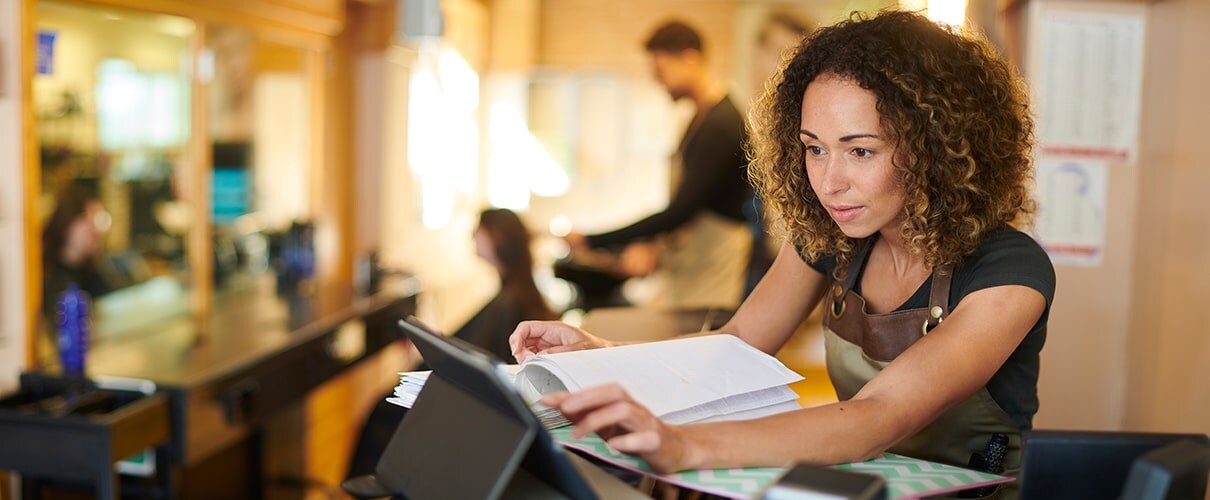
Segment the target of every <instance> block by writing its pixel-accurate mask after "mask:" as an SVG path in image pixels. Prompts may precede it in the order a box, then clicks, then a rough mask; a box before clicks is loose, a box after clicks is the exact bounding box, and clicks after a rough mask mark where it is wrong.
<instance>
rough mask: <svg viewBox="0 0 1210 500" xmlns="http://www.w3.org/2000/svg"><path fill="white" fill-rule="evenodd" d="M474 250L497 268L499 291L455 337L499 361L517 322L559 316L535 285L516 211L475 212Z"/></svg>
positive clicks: (505, 353) (526, 233)
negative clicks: (477, 347)
mask: <svg viewBox="0 0 1210 500" xmlns="http://www.w3.org/2000/svg"><path fill="white" fill-rule="evenodd" d="M475 253H476V254H477V255H478V256H479V258H481V259H483V260H485V261H487V262H488V263H489V264H491V265H492V266H493V267H495V268H496V273H497V274H498V275H499V276H500V291H499V293H497V294H496V296H495V298H493V299H492V300H491V302H488V303H487V305H485V306H483V309H480V310H479V312H478V313H476V314H475V315H474V316H473V317H472V318H471V319H470V320H469V321H467V322H466V324H464V325H462V328H459V329H458V331H457V332H455V333H454V336H455V337H458V338H460V339H462V340H465V341H467V342H470V343H471V344H474V345H476V346H479V347H482V348H484V349H486V350H488V351H490V352H491V353H493V354H495V355H496V356H497V357H499V358H500V359H505V360H507V359H512V357H513V355H512V349H511V348H509V345H508V336H509V335H510V334H512V333H513V330H514V329H515V328H516V327H517V325H518V324H519V323H521V321H523V320H531V319H535V320H543V319H544V320H553V319H558V318H559V315H558V314H556V313H555V312H554V311H553V310H551V309H550V306H548V305H547V304H546V299H544V298H543V297H542V293H541V292H539V291H538V285H537V284H536V283H534V257H533V253H532V251H531V250H530V234H529V230H528V229H526V227H525V224H524V223H523V222H521V218H520V217H518V216H517V214H516V213H514V212H512V211H510V210H507V209H503V208H493V209H489V210H484V211H483V212H482V213H480V214H479V227H477V228H476V229H475Z"/></svg>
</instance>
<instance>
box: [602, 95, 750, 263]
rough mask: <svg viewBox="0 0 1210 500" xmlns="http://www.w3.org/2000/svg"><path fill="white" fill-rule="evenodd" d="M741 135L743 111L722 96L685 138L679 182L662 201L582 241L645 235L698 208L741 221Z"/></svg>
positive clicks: (745, 190) (608, 242)
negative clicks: (630, 220) (638, 217)
mask: <svg viewBox="0 0 1210 500" xmlns="http://www.w3.org/2000/svg"><path fill="white" fill-rule="evenodd" d="M746 140H747V132H746V130H745V129H744V118H743V116H741V115H740V113H739V110H738V109H736V108H735V104H733V103H732V102H731V98H730V97H724V98H723V100H722V101H719V103H718V104H716V105H714V107H713V108H710V110H708V111H706V116H705V117H703V118H702V123H701V124H700V125H699V126H698V128H697V130H696V131H695V132H694V133H693V135H692V136H691V137H687V138H686V142H685V145H684V148H683V150H682V151H681V164H682V165H683V172H682V174H681V182H680V185H678V186H677V187H676V192H675V193H673V195H672V200H671V201H669V203H668V207H667V208H665V209H664V210H663V211H661V212H658V213H655V214H652V215H650V216H648V217H645V218H643V219H641V220H639V221H638V222H635V223H633V224H630V225H629V226H626V227H623V228H621V229H616V230H613V231H609V232H606V233H600V234H594V235H590V236H588V244H589V245H590V246H593V247H608V246H616V245H624V244H626V243H630V242H631V241H635V240H639V239H643V238H650V237H652V236H655V235H657V234H661V233H665V232H668V231H671V230H673V229H676V228H678V227H680V226H681V225H682V224H684V223H685V222H688V221H689V219H690V218H692V217H693V216H694V215H696V214H697V213H698V212H699V211H702V210H709V211H711V212H714V213H716V214H718V215H721V216H723V217H726V218H728V219H732V220H735V221H744V220H745V219H744V203H745V202H746V201H748V200H749V199H751V198H752V187H751V186H750V185H749V184H748V167H747V165H748V162H747V159H746V157H745V155H744V142H745V141H746Z"/></svg>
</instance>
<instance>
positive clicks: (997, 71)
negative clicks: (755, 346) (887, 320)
mask: <svg viewBox="0 0 1210 500" xmlns="http://www.w3.org/2000/svg"><path fill="white" fill-rule="evenodd" d="M825 73H831V74H835V75H838V76H841V77H844V78H848V79H851V80H853V81H854V82H856V83H857V84H858V85H860V86H861V87H862V88H864V89H866V90H869V91H871V92H873V93H874V95H875V96H876V97H877V109H878V113H879V115H880V116H881V123H882V128H883V129H884V130H883V132H884V133H885V134H886V135H887V136H888V137H889V138H890V141H891V142H892V143H893V144H895V145H896V152H895V155H894V165H895V168H896V171H897V173H898V175H899V183H900V185H902V186H903V188H904V191H905V193H906V200H905V203H904V208H903V215H904V217H903V223H902V226H901V227H900V234H901V236H902V237H903V241H904V242H906V244H907V245H908V246H909V248H910V249H911V250H912V251H914V252H917V253H918V254H919V255H922V256H923V257H924V260H925V264H926V265H927V266H928V267H929V268H930V269H937V268H938V267H940V266H945V265H955V266H956V265H958V264H960V262H961V259H962V258H963V257H964V256H966V255H969V254H970V253H971V252H973V251H974V250H975V248H976V247H977V246H978V244H979V242H980V240H981V239H982V238H983V236H984V235H985V234H986V233H987V232H988V231H990V230H992V229H995V228H997V227H1000V226H1002V225H1005V224H1011V223H1013V222H1014V221H1018V222H1020V221H1024V220H1025V218H1026V217H1027V216H1028V215H1030V214H1032V213H1033V210H1034V202H1033V199H1032V197H1031V193H1030V183H1031V180H1032V177H1033V169H1032V157H1031V149H1032V147H1033V119H1032V118H1031V117H1030V112H1029V104H1028V102H1029V101H1028V98H1027V97H1026V93H1025V87H1024V84H1023V83H1022V82H1021V79H1020V77H1019V76H1017V74H1016V73H1015V72H1014V71H1013V70H1012V69H1011V68H1010V67H1009V65H1008V64H1007V63H1006V62H1005V61H1004V59H1003V58H1002V57H1001V56H1000V55H999V54H998V53H997V52H996V51H995V49H994V48H992V47H991V46H990V44H988V43H987V42H986V41H985V40H983V39H981V38H977V37H974V36H969V35H967V34H960V33H957V32H956V31H955V30H953V29H952V28H947V27H941V26H938V25H937V24H934V23H932V22H930V21H929V20H928V19H926V18H925V17H923V16H921V15H919V14H916V13H912V12H902V11H884V12H881V13H880V14H879V15H877V16H876V17H873V18H869V17H867V16H865V15H863V14H861V13H858V12H854V13H853V14H852V15H851V16H850V17H849V19H847V20H844V21H841V22H840V23H838V24H835V25H832V26H829V27H825V28H821V29H819V30H817V31H815V32H814V33H813V34H812V35H811V36H809V37H807V38H806V39H805V40H804V41H803V43H802V45H801V46H799V47H798V49H797V51H796V53H795V55H794V56H793V58H791V59H790V60H789V61H787V62H786V63H785V65H784V68H783V69H782V71H779V72H778V75H777V76H775V77H774V80H773V81H772V82H771V83H770V85H769V87H768V88H767V89H766V92H765V94H764V96H763V97H762V98H761V99H760V101H759V103H758V104H757V106H756V107H755V108H754V109H753V111H752V116H751V121H752V126H753V134H752V138H751V142H750V144H749V159H750V160H751V164H750V165H749V170H748V174H749V176H750V179H751V180H752V183H753V186H754V187H755V188H756V189H757V190H758V192H759V194H760V197H761V199H762V201H763V202H764V203H765V204H766V206H767V207H769V209H770V210H771V211H772V212H773V213H775V214H777V215H776V222H777V224H776V226H775V227H776V228H777V230H778V232H779V233H780V234H781V235H782V236H784V237H785V238H786V240H787V241H789V242H790V243H793V244H794V245H795V246H797V247H798V248H799V249H800V252H801V254H802V255H803V257H804V258H805V259H807V260H808V261H809V262H810V261H815V260H817V259H818V258H819V257H820V256H822V255H827V254H831V255H834V256H835V257H836V260H837V262H838V266H837V273H836V276H837V277H841V276H843V274H844V273H845V271H846V270H847V267H848V266H847V263H848V261H849V255H850V253H851V252H852V250H853V249H854V248H855V246H856V241H853V240H852V239H851V238H849V237H847V236H845V234H844V233H843V232H841V230H840V228H839V226H837V225H836V223H835V222H833V221H832V219H831V217H830V216H829V215H828V212H827V210H825V209H824V207H823V206H822V205H821V204H820V202H819V200H818V198H817V197H816V196H815V192H814V191H813V190H812V189H811V183H810V181H809V180H808V178H807V171H806V168H805V164H804V149H805V148H804V146H803V143H802V142H801V140H800V136H799V128H800V126H801V124H800V121H801V117H802V101H803V94H804V93H805V92H806V89H807V85H808V84H810V83H811V82H812V81H814V80H815V79H816V78H817V77H819V76H820V75H822V74H825Z"/></svg>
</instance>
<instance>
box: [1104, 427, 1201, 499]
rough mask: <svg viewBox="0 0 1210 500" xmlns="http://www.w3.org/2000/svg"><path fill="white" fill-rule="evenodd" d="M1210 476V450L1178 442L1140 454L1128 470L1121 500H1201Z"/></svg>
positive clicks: (1185, 442)
mask: <svg viewBox="0 0 1210 500" xmlns="http://www.w3.org/2000/svg"><path fill="white" fill-rule="evenodd" d="M1208 474H1210V447H1207V446H1205V445H1201V444H1197V443H1195V442H1193V441H1188V440H1184V439H1182V440H1180V441H1177V442H1175V443H1172V444H1169V445H1166V446H1162V447H1159V448H1156V449H1154V450H1151V451H1149V452H1147V453H1144V454H1143V456H1141V457H1139V458H1138V459H1137V460H1135V461H1134V465H1132V466H1131V467H1130V475H1129V476H1127V477H1126V486H1125V487H1123V488H1122V496H1121V498H1124V499H1128V500H1202V499H1204V498H1205V497H1206V477H1207V475H1208Z"/></svg>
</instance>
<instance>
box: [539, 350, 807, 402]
mask: <svg viewBox="0 0 1210 500" xmlns="http://www.w3.org/2000/svg"><path fill="white" fill-rule="evenodd" d="M556 363H557V368H552V366H554V365H556ZM535 367H542V368H535ZM541 369H545V370H547V371H549V372H550V373H557V372H562V373H564V374H565V376H564V377H561V378H562V379H563V381H564V382H568V381H569V380H574V381H575V382H576V383H574V384H573V383H566V385H567V389H569V390H577V389H582V388H584V387H591V386H595V385H601V384H605V383H611V382H616V383H618V384H620V385H621V386H622V387H624V388H625V389H626V391H627V392H629V393H630V395H631V396H632V397H634V398H635V400H637V401H639V402H641V403H643V404H644V405H646V406H647V407H648V408H649V409H650V410H651V411H652V413H655V414H656V415H666V414H669V413H672V412H675V411H678V410H684V409H686V408H691V407H694V406H698V405H702V404H705V403H709V402H713V401H716V400H719V399H723V398H725V397H727V396H731V395H737V394H745V393H750V392H753V391H759V390H762V389H768V388H771V387H777V386H784V385H786V384H790V383H793V382H797V381H799V380H802V376H801V375H799V374H797V373H795V372H794V371H792V370H790V369H789V368H786V367H785V365H783V364H781V362H780V361H778V360H777V359H776V358H774V357H772V356H769V355H768V354H765V353H763V352H761V351H759V350H757V349H756V348H754V347H752V346H750V345H748V344H747V343H745V342H744V341H743V340H740V339H739V338H737V337H735V336H732V335H706V336H702V337H690V338H679V339H674V340H666V341H662V342H649V343H645V344H634V345H624V346H619V347H612V348H609V349H594V350H591V351H574V352H566V353H558V354H550V355H543V356H536V357H533V358H530V360H527V361H526V363H525V364H524V365H523V366H522V369H521V373H520V375H519V377H520V378H522V379H524V378H527V377H529V376H530V373H531V372H537V373H540V370H541ZM545 375H546V374H541V375H539V377H544V376H545ZM538 385H539V386H541V385H542V384H538ZM773 402H776V401H773Z"/></svg>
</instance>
